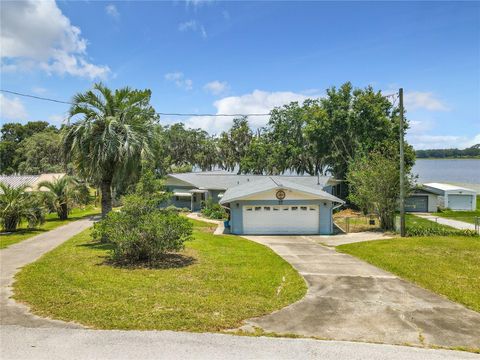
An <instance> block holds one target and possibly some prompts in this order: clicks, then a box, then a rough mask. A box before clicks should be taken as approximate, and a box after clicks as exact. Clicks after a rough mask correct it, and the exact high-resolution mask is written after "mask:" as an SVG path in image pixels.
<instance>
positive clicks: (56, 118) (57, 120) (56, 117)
mask: <svg viewBox="0 0 480 360" xmlns="http://www.w3.org/2000/svg"><path fill="white" fill-rule="evenodd" d="M66 119H67V115H61V114H53V115H50V116H49V117H48V120H49V121H50V122H51V123H53V124H54V125H62V124H63V123H64V122H65V121H66Z"/></svg>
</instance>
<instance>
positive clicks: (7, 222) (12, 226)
mask: <svg viewBox="0 0 480 360" xmlns="http://www.w3.org/2000/svg"><path fill="white" fill-rule="evenodd" d="M3 222H4V230H5V231H6V232H13V231H15V230H17V224H18V218H17V217H16V216H6V217H5V219H4V220H3Z"/></svg>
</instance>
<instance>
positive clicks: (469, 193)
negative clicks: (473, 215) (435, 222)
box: [423, 183, 477, 211]
mask: <svg viewBox="0 0 480 360" xmlns="http://www.w3.org/2000/svg"><path fill="white" fill-rule="evenodd" d="M423 187H424V189H425V190H428V191H430V192H433V193H434V194H437V195H438V196H439V198H438V204H439V206H440V207H443V208H448V209H451V210H464V211H474V210H475V209H476V206H477V192H476V191H475V190H472V189H467V188H464V187H461V186H457V185H450V184H442V183H427V184H424V185H423Z"/></svg>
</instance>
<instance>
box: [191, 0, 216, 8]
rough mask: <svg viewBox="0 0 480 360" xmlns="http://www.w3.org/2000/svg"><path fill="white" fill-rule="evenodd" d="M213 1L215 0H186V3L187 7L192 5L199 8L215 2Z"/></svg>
mask: <svg viewBox="0 0 480 360" xmlns="http://www.w3.org/2000/svg"><path fill="white" fill-rule="evenodd" d="M213 1H214V0H186V1H185V5H186V6H187V7H189V6H192V7H194V8H197V7H199V6H202V5H206V4H211V3H213Z"/></svg>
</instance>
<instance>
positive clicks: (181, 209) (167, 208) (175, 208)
mask: <svg viewBox="0 0 480 360" xmlns="http://www.w3.org/2000/svg"><path fill="white" fill-rule="evenodd" d="M165 210H166V211H173V212H177V213H181V212H190V209H189V208H186V207H183V208H180V207H176V206H175V205H169V206H167V207H166V208H165Z"/></svg>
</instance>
